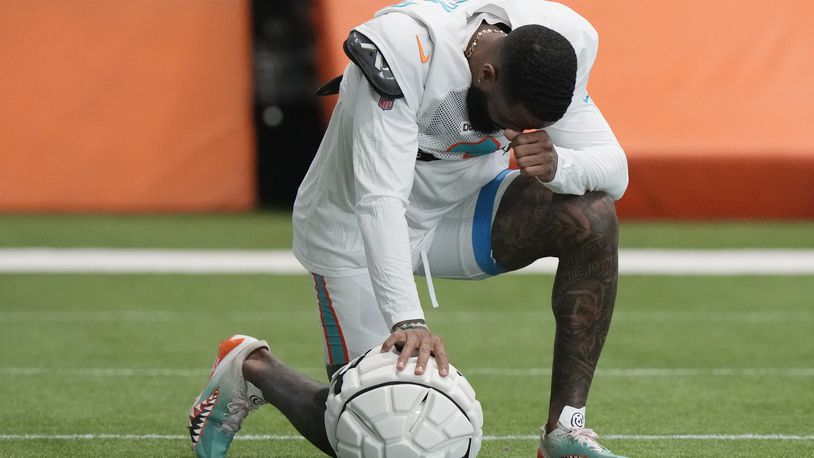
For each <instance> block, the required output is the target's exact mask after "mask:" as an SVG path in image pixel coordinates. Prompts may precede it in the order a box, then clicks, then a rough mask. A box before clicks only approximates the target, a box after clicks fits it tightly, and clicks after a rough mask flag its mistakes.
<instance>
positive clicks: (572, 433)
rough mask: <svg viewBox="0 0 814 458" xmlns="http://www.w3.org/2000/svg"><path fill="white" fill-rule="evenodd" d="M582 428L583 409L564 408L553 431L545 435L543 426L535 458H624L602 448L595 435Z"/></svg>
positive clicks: (583, 420)
mask: <svg viewBox="0 0 814 458" xmlns="http://www.w3.org/2000/svg"><path fill="white" fill-rule="evenodd" d="M584 426H585V407H583V408H581V409H575V408H573V407H569V406H565V408H564V409H562V413H561V414H560V419H559V420H558V421H557V427H556V428H554V430H552V431H551V432H549V433H548V434H546V431H545V426H543V428H542V431H541V432H540V448H539V449H537V458H625V457H623V456H619V455H614V454H613V453H611V451H610V450H608V449H607V448H605V447H603V446H602V445H601V444H600V443H599V442H597V438H598V437H597V435H596V433H595V432H593V430H590V429H586V428H584Z"/></svg>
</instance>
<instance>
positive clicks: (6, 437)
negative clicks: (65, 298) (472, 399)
mask: <svg viewBox="0 0 814 458" xmlns="http://www.w3.org/2000/svg"><path fill="white" fill-rule="evenodd" d="M602 438H603V439H610V440H629V441H670V440H713V441H739V440H784V441H814V435H805V436H803V435H793V434H654V435H649V434H603V435H602ZM537 439H538V436H532V435H505V436H489V435H486V436H483V440H484V441H526V440H537ZM41 440H58V441H94V440H128V441H133V440H170V441H188V440H189V436H186V435H181V434H178V435H176V434H172V435H169V434H0V441H41ZM235 440H236V441H292V440H293V441H299V440H304V438H303V437H302V436H295V435H275V434H244V435H240V434H239V435H237V436H235Z"/></svg>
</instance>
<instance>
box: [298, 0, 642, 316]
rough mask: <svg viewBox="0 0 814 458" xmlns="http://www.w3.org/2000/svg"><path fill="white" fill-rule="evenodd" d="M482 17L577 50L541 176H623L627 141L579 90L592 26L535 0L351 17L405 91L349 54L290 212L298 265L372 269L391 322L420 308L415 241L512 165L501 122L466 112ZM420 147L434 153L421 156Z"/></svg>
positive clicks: (340, 272) (609, 188)
mask: <svg viewBox="0 0 814 458" xmlns="http://www.w3.org/2000/svg"><path fill="white" fill-rule="evenodd" d="M482 21H487V22H489V23H492V24H494V23H498V22H500V23H503V24H506V25H508V26H510V27H512V28H516V27H519V26H522V25H527V24H540V25H543V26H546V27H548V28H550V29H553V30H555V31H557V32H559V33H560V34H561V35H563V36H564V37H566V38H567V39H568V40H569V42H570V43H571V44H572V46H573V47H574V49H575V51H576V54H577V62H578V64H577V81H576V89H575V93H574V97H573V100H572V103H571V105H570V107H569V108H568V110H567V112H566V113H565V115H564V117H563V118H562V119H561V120H559V121H558V122H557V123H555V124H554V125H552V126H550V127H548V128H547V129H546V131H547V132H548V134H549V135H550V137H551V139H552V141H553V143H554V145H555V149H556V151H557V155H558V166H557V171H556V175H555V177H554V180H553V181H551V182H550V183H547V184H546V186H547V187H549V188H550V189H551V190H552V191H554V192H557V193H563V194H575V195H582V194H584V193H585V192H587V191H594V190H596V191H605V192H607V193H608V194H610V195H611V196H612V197H614V198H615V199H618V198H620V197H621V196H622V194H623V192H624V190H625V188H626V187H627V179H628V178H627V161H626V159H625V155H624V152H623V150H622V148H621V147H620V146H619V143H618V142H617V140H616V138H615V137H614V135H613V132H612V131H611V129H610V127H609V126H608V124H607V122H606V121H605V119H604V117H603V116H602V114H601V113H600V111H599V109H598V108H597V106H596V105H595V104H594V103H593V101H592V100H591V98H590V97H589V96H588V92H587V84H588V77H589V75H590V71H591V67H592V65H593V62H594V59H595V57H596V52H597V43H598V37H597V33H596V31H595V30H594V29H593V27H592V26H591V25H590V24H589V23H588V22H587V21H586V20H585V19H583V18H582V17H581V16H579V15H578V14H577V13H575V12H574V11H572V10H571V9H569V8H567V7H565V6H563V5H561V4H558V3H554V2H547V1H542V0H502V1H501V0H424V1H405V2H402V3H399V4H396V5H393V6H391V7H388V8H385V9H383V10H381V11H379V12H378V13H377V14H376V17H375V18H374V19H372V20H370V21H368V22H366V23H364V24H362V25H360V26H358V27H356V30H358V31H359V32H361V33H362V34H364V35H365V36H367V37H368V38H369V39H371V40H372V41H373V42H374V43H375V44H376V46H377V47H378V48H379V50H380V52H381V53H382V55H383V56H384V58H385V59H386V61H387V62H388V64H389V66H390V68H391V70H392V71H393V74H394V75H395V77H396V81H397V82H398V84H399V87H400V88H401V90H402V92H403V93H404V97H403V98H399V99H396V100H392V99H388V98H386V97H383V96H381V95H379V94H378V93H376V91H374V90H373V88H372V87H371V86H370V85H369V84H368V82H367V80H366V79H365V77H364V75H362V72H361V70H360V69H359V68H358V67H357V66H355V65H354V64H350V65H348V67H347V68H346V69H345V73H344V78H343V80H342V84H341V86H340V92H339V101H338V103H337V105H336V107H335V109H334V112H333V116H332V117H331V121H330V123H329V125H328V129H327V131H326V133H325V137H324V138H323V140H322V143H321V145H320V147H319V150H318V152H317V155H316V157H315V158H314V161H313V162H312V164H311V167H310V169H309V171H308V174H307V175H306V177H305V179H304V180H303V183H302V185H301V186H300V189H299V191H298V193H297V199H296V202H295V205H294V214H293V221H294V254H295V256H296V257H297V259H298V260H299V261H300V262H301V263H302V264H303V266H305V267H306V268H307V269H308V270H310V271H311V272H314V273H317V274H320V275H325V276H335V277H336V276H348V275H358V274H361V273H364V272H368V273H369V274H370V278H371V281H372V284H373V290H374V293H375V295H376V299H377V301H378V303H379V307H380V309H381V311H382V315H383V316H384V318H385V322H386V323H387V324H388V326H392V325H393V324H395V323H397V322H399V321H402V320H407V319H415V318H423V312H422V309H421V305H420V303H419V300H418V294H417V292H416V287H415V282H414V280H413V271H414V268H415V267H416V266H417V265H418V262H419V253H420V250H421V249H422V248H423V247H424V245H425V244H426V243H427V241H428V240H429V239H430V237H428V236H430V235H431V234H432V231H433V230H434V229H435V228H436V227H437V225H438V223H439V221H441V219H442V218H443V217H444V215H445V214H446V213H447V212H448V211H449V210H450V209H452V208H453V207H455V206H456V205H457V204H458V203H460V202H461V201H462V200H464V199H465V198H466V197H468V196H471V195H473V194H474V193H477V192H478V191H479V189H480V188H481V187H482V186H483V185H485V184H486V183H487V182H489V181H490V180H492V179H493V178H494V177H495V176H496V175H497V174H498V173H499V172H500V171H502V170H504V169H505V168H506V167H507V166H508V162H509V157H508V154H507V151H508V144H509V142H508V140H507V139H506V138H505V137H504V136H503V135H502V133H483V132H478V131H475V130H473V129H471V128H470V127H469V122H468V114H467V108H466V103H465V100H466V93H467V90H468V89H469V86H470V84H471V74H470V70H469V66H468V63H467V61H466V59H465V57H464V55H463V50H464V48H465V46H466V44H467V42H468V41H469V38H470V37H471V36H472V33H473V32H474V30H475V29H476V28H477V26H478V25H479V24H481V22H482ZM419 150H420V151H422V152H424V153H426V154H431V155H433V156H435V157H436V158H438V159H442V160H436V161H431V162H423V161H416V153H417V151H419Z"/></svg>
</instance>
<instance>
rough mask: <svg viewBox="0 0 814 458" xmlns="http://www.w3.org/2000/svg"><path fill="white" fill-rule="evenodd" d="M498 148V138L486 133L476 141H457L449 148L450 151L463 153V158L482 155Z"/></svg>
mask: <svg viewBox="0 0 814 458" xmlns="http://www.w3.org/2000/svg"><path fill="white" fill-rule="evenodd" d="M499 149H500V140H498V139H497V138H495V137H493V136H491V135H488V136H486V137H483V138H482V139H480V140H479V141H477V142H458V143H456V144H454V145H452V146H450V147H449V148H447V151H448V152H450V153H465V154H464V159H466V158H468V157H473V156H483V155H484V154H491V153H494V152H495V151H497V150H499Z"/></svg>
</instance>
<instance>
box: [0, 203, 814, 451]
mask: <svg viewBox="0 0 814 458" xmlns="http://www.w3.org/2000/svg"><path fill="white" fill-rule="evenodd" d="M290 240H291V225H290V215H287V214H285V213H255V214H248V215H181V216H174V215H151V216H113V215H101V216H100V215H0V248H7V247H30V246H52V247H117V248H120V247H128V248H140V247H143V248H206V249H226V248H234V249H273V248H283V249H285V248H289V247H290ZM621 244H622V246H623V247H628V248H651V247H658V248H807V249H811V248H814V223H812V222H796V223H775V222H771V223H768V222H762V223H735V222H733V223H721V224H707V223H680V224H671V223H642V222H623V223H622V231H621ZM552 282H553V278H552V277H551V276H549V275H523V276H511V275H510V276H501V277H498V278H494V279H490V280H486V281H483V282H455V281H444V280H438V281H436V289H437V293H438V297H439V300H440V302H441V308H440V309H439V310H428V312H427V317H428V319H429V321H430V324H431V326H432V327H433V330H434V331H435V332H436V333H438V334H440V335H442V336H444V338H445V341H446V344H447V348H448V350H449V353H450V355H451V357H452V362H453V364H455V365H456V366H457V367H458V368H459V369H460V370H462V371H463V372H464V373H465V374H467V375H468V378H469V379H470V381H471V383H472V385H473V386H474V387H475V389H476V391H477V394H478V398H479V399H480V400H481V402H482V404H483V409H484V414H485V422H486V423H485V428H484V433H485V434H486V435H487V436H489V437H488V440H486V441H485V442H484V445H483V449H482V452H481V455H480V456H484V457H504V456H505V457H529V456H534V455H535V452H536V440H534V439H532V438H531V437H533V436H535V435H536V434H537V431H538V429H539V426H540V425H541V424H542V422H543V421H544V418H545V416H546V411H547V403H548V386H549V381H548V374H549V370H550V365H551V345H552V334H553V329H554V324H553V320H552V316H551V312H550V304H549V298H550V295H551V284H552ZM418 285H419V289H420V294H421V296H422V301H424V302H425V303H428V298H427V292H426V290H425V287H424V282H423V280H420V281H418ZM812 291H814V277H812V276H792V277H779V276H742V277H740V276H734V277H728V276H714V277H705V276H683V277H682V276H629V275H625V276H622V278H621V279H620V284H619V297H618V301H617V307H616V313H615V318H614V322H613V325H612V329H611V334H610V336H609V338H608V341H607V343H606V347H605V352H604V354H603V357H602V359H601V361H600V365H599V371H598V373H597V375H596V377H595V381H594V385H593V389H592V391H591V396H590V399H589V405H588V426H589V427H591V428H593V429H595V430H596V431H597V432H598V433H599V434H600V435H604V436H607V435H615V436H619V435H621V436H624V437H626V438H622V439H605V440H603V441H602V442H603V443H604V444H605V445H607V446H609V447H610V448H611V449H612V450H614V451H615V452H617V453H620V454H623V455H628V456H631V457H766V456H795V457H798V456H799V457H803V456H814V439H812V437H814V426H812V422H811V418H812V417H811V412H812V410H814V363H812V361H814V340H812V337H811V336H812V332H811V329H814V301H812V299H811V292H812ZM236 332H240V333H247V334H251V335H255V336H257V337H260V338H265V339H267V340H268V341H269V343H270V345H271V347H272V350H273V351H274V352H275V353H277V354H278V355H279V356H280V357H281V358H283V359H284V360H285V361H287V362H288V363H290V364H291V365H293V366H294V367H296V368H298V369H299V370H301V371H303V372H305V373H306V374H308V375H310V376H312V377H314V378H317V379H319V380H324V370H323V368H322V348H321V343H320V342H321V338H322V335H321V334H322V333H321V328H320V324H319V320H318V315H317V311H316V307H315V300H314V289H313V284H312V280H311V279H310V278H309V277H308V276H305V275H289V276H277V275H177V274H173V275H167V274H142V275H131V274H110V275H98V274H10V273H6V274H0V382H2V386H3V388H4V393H5V394H6V396H4V408H3V409H0V457H5V456H14V457H17V456H29V457H40V456H81V457H109V456H156V457H164V456H191V454H190V452H189V449H188V445H187V440H186V439H185V436H186V434H187V432H186V429H185V426H186V414H187V410H188V408H189V405H190V403H191V401H192V399H193V397H194V396H195V395H196V394H197V392H198V391H199V390H200V388H201V387H202V385H203V383H204V382H205V380H206V378H207V374H208V370H209V368H210V367H211V364H212V359H213V357H214V353H215V347H216V345H217V342H218V340H220V339H222V338H224V337H227V336H229V335H231V334H233V333H236ZM77 434H79V435H91V436H88V437H86V438H64V437H62V438H61V436H62V435H77ZM750 434H752V435H772V434H780V435H788V436H797V440H792V439H786V440H772V439H741V440H727V439H726V438H725V437H721V438H715V437H716V436H726V435H750ZM30 435H39V436H38V437H39V439H37V438H32V437H30ZM100 435H103V436H100ZM104 435H108V436H104ZM146 435H157V436H158V437H157V438H153V439H149V438H146ZM257 435H273V436H274V438H271V439H265V440H250V441H246V440H237V441H236V442H235V444H234V445H233V448H232V452H233V453H232V456H237V457H239V456H264V457H314V456H320V454H319V453H317V452H315V451H314V449H313V448H312V447H311V446H310V445H308V444H307V442H305V441H304V440H302V439H301V438H298V434H297V433H296V431H295V430H294V429H293V428H292V427H291V426H290V425H289V424H288V423H287V421H286V420H285V418H284V417H282V415H280V414H279V413H278V412H276V411H275V410H274V409H273V408H268V407H267V408H263V409H261V411H259V412H257V413H255V414H252V415H251V416H250V417H249V418H248V420H247V421H246V423H245V425H244V428H243V430H242V432H241V435H240V436H239V437H256V436H257ZM676 435H702V436H705V437H708V439H678V438H675V436H676ZM642 436H669V437H657V438H651V439H647V438H646V437H642ZM71 437H74V436H71ZM670 437H673V438H672V439H670Z"/></svg>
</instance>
